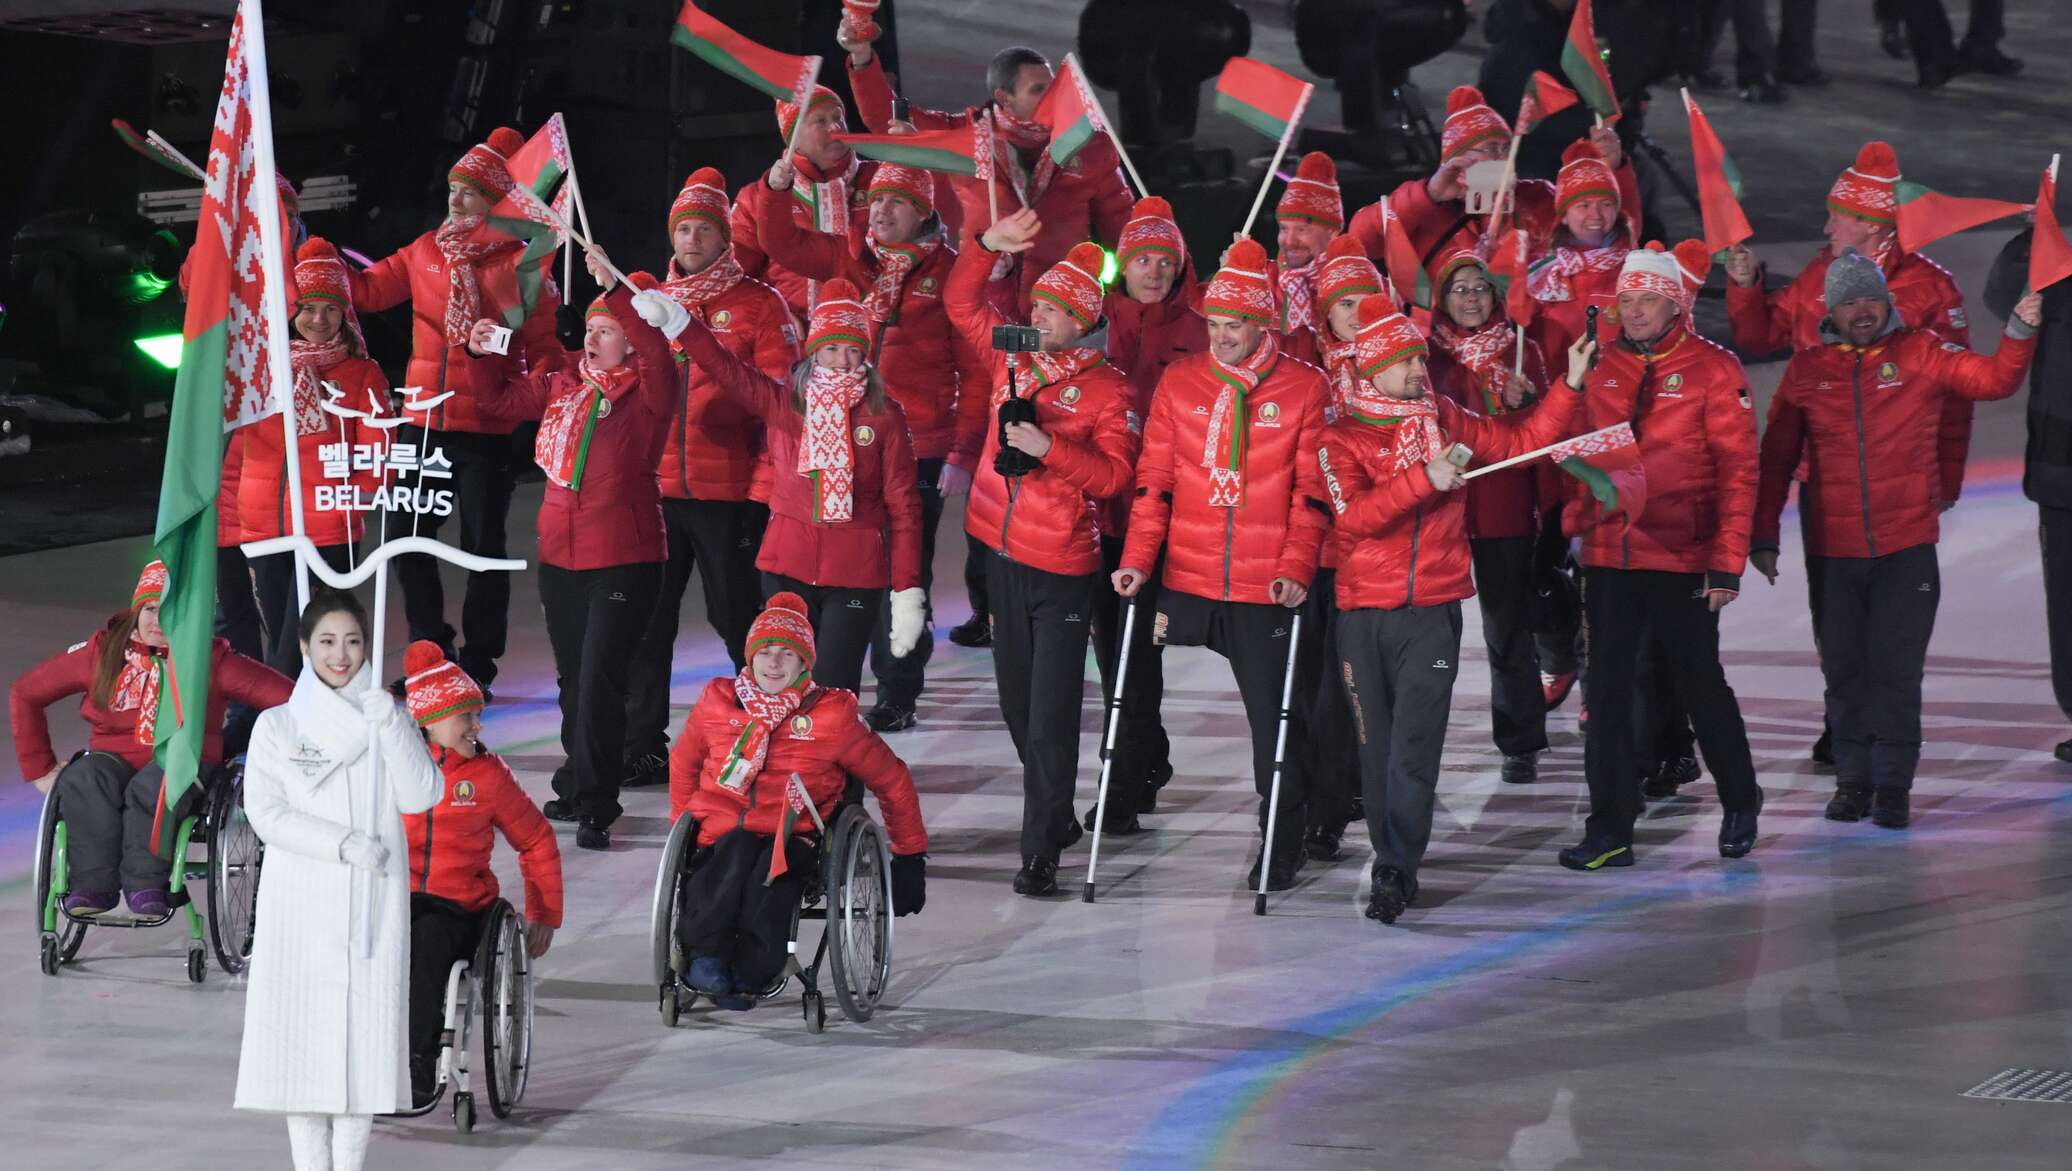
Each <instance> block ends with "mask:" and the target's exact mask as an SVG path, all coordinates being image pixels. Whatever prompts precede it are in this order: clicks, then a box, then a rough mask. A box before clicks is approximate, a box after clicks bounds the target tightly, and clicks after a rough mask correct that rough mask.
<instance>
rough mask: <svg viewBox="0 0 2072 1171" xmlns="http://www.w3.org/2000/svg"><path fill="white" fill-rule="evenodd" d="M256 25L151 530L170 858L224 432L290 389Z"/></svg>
mask: <svg viewBox="0 0 2072 1171" xmlns="http://www.w3.org/2000/svg"><path fill="white" fill-rule="evenodd" d="M260 20H261V18H260V14H259V0H240V3H239V4H238V10H237V16H236V17H235V18H234V19H233V20H232V21H231V25H230V53H229V56H228V58H227V59H226V60H225V61H224V65H223V91H222V94H221V96H220V97H218V98H217V100H216V125H215V130H214V132H213V133H212V134H211V135H210V136H209V157H208V161H207V163H206V165H205V168H204V169H205V171H206V179H205V180H204V182H203V184H202V203H201V219H200V221H199V224H198V229H197V232H196V235H195V241H194V250H193V252H192V253H191V254H190V255H189V258H188V265H187V269H188V285H187V318H186V321H185V323H184V326H183V328H182V331H181V332H182V335H183V340H184V344H183V345H182V347H181V350H180V372H179V374H178V376H177V377H175V379H174V380H173V402H172V410H171V413H170V426H169V429H168V432H167V435H166V452H165V477H164V480H163V482H162V484H161V486H160V489H159V494H158V524H157V527H156V528H155V529H154V530H153V534H152V542H153V545H154V546H155V548H156V551H157V553H158V558H159V560H161V561H163V562H165V567H166V590H165V596H164V599H163V600H162V601H161V602H160V603H159V611H158V614H159V617H158V620H159V624H160V625H162V626H163V627H164V628H165V633H166V638H167V640H168V643H169V649H168V652H167V659H168V663H169V667H170V670H169V672H168V674H169V675H170V682H171V686H169V687H166V688H163V689H162V690H161V691H160V693H159V705H158V724H157V727H158V729H159V732H158V743H157V745H156V746H155V747H154V748H153V755H154V756H155V757H156V759H157V761H158V764H159V765H160V766H161V767H162V768H164V770H165V783H164V785H163V786H162V787H161V788H160V790H159V803H158V811H157V814H156V816H155V818H154V821H153V826H152V829H153V835H154V839H155V841H156V844H157V849H158V852H159V853H160V854H165V853H168V852H170V850H171V849H172V844H173V839H174V836H175V831H176V830H177V825H176V824H175V821H174V819H173V818H170V817H167V816H166V811H167V810H169V809H171V808H172V807H173V806H174V805H175V804H177V803H178V802H179V800H180V798H181V797H182V796H184V795H185V794H186V792H187V790H188V789H189V788H190V787H192V786H193V785H194V783H195V781H196V779H197V778H198V776H199V774H200V769H201V747H202V738H203V736H204V735H205V733H206V732H207V727H206V725H207V723H208V711H209V703H208V695H209V660H210V657H211V655H212V654H213V643H214V642H215V620H216V486H217V484H218V483H219V482H220V481H221V479H222V472H223V436H224V434H225V433H226V432H228V431H229V430H230V429H231V428H233V427H239V426H242V425H244V424H246V423H249V422H252V421H254V420H257V419H261V418H265V417H267V416H269V415H272V414H274V413H275V412H277V411H279V410H280V409H281V402H282V400H283V399H284V398H285V394H282V395H279V396H276V395H275V394H274V393H273V389H274V388H275V387H276V386H277V385H278V387H279V389H280V390H282V391H283V392H285V390H286V385H285V383H278V384H277V382H276V377H275V376H276V374H277V373H278V372H285V371H286V369H287V351H286V339H287V326H288V322H287V290H286V289H284V288H282V287H281V281H282V279H283V276H284V274H286V273H287V271H288V266H287V265H286V264H285V263H283V262H282V251H281V250H282V248H283V246H284V245H283V241H285V240H286V239H287V226H286V224H284V223H283V222H282V219H281V207H280V198H279V195H278V193H277V191H276V189H275V187H274V182H273V172H274V167H273V142H272V125H271V118H270V116H269V114H268V111H267V107H266V98H265V92H266V91H265V85H266V80H265V79H266V45H265V41H264V39H263V36H264V33H263V31H262V25H261V23H260ZM255 90H256V94H255ZM269 220H270V221H271V227H272V228H273V230H272V231H270V232H269V231H267V230H266V229H267V227H268V221H269ZM269 285H270V286H272V287H270V288H269Z"/></svg>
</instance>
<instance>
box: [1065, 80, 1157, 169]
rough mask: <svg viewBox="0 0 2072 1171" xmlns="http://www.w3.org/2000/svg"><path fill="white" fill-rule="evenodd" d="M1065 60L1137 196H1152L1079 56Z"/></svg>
mask: <svg viewBox="0 0 2072 1171" xmlns="http://www.w3.org/2000/svg"><path fill="white" fill-rule="evenodd" d="M1065 60H1066V61H1069V62H1071V64H1072V72H1073V74H1074V75H1076V76H1077V77H1078V79H1079V84H1080V85H1082V86H1083V87H1084V89H1083V90H1082V92H1083V93H1085V94H1086V100H1087V101H1089V102H1092V103H1093V104H1094V113H1096V114H1099V115H1100V116H1101V129H1102V130H1105V131H1107V133H1108V141H1110V142H1112V143H1114V144H1115V153H1116V154H1117V155H1118V156H1119V157H1120V158H1121V159H1122V169H1123V170H1125V171H1128V172H1129V176H1130V182H1132V183H1135V184H1136V185H1137V194H1138V195H1149V194H1151V189H1150V188H1149V187H1146V186H1144V176H1142V175H1139V174H1137V164H1135V163H1133V162H1131V161H1130V152H1129V149H1128V148H1127V147H1125V146H1123V145H1122V136H1121V135H1119V134H1117V133H1115V123H1113V122H1111V121H1109V120H1108V111H1107V110H1106V109H1104V108H1102V106H1101V95H1099V94H1097V93H1095V92H1094V87H1093V83H1091V82H1089V81H1087V80H1086V70H1085V69H1082V68H1081V67H1080V65H1079V55H1078V54H1076V53H1067V54H1065Z"/></svg>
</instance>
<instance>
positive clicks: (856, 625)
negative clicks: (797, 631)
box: [763, 573, 886, 691]
mask: <svg viewBox="0 0 2072 1171" xmlns="http://www.w3.org/2000/svg"><path fill="white" fill-rule="evenodd" d="M783 590H790V591H791V592H792V593H795V594H797V595H798V596H799V597H801V598H804V599H805V600H806V612H807V613H808V614H809V615H811V621H812V623H813V682H815V683H818V684H820V685H821V686H822V687H842V688H846V689H848V690H850V691H855V690H856V689H857V688H859V687H861V686H863V656H864V655H865V654H866V653H868V652H869V651H870V648H871V634H872V632H874V631H876V630H877V628H878V623H880V622H882V621H883V620H884V619H883V617H882V615H881V613H880V612H881V611H883V610H884V609H885V608H886V606H885V591H884V590H880V589H869V590H852V589H845V588H843V587H841V586H817V585H807V584H806V583H805V582H802V581H800V580H799V579H797V578H795V577H786V576H784V575H783V574H781V573H766V574H764V575H763V596H764V597H768V596H770V595H771V594H775V593H779V592H781V591H783Z"/></svg>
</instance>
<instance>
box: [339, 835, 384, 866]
mask: <svg viewBox="0 0 2072 1171" xmlns="http://www.w3.org/2000/svg"><path fill="white" fill-rule="evenodd" d="M388 856H389V852H388V847H387V846H384V845H382V844H381V843H380V842H379V841H377V840H376V839H374V838H371V837H369V836H367V835H366V834H363V833H361V832H360V831H359V830H354V831H353V832H351V833H349V834H347V835H345V840H344V841H342V842H340V843H338V860H339V861H341V862H345V863H349V864H350V865H352V866H354V867H356V868H358V869H361V870H373V871H377V872H378V871H380V870H381V869H382V868H384V867H386V866H387V865H388Z"/></svg>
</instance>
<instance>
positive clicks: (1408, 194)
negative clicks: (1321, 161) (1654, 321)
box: [1345, 159, 1641, 272]
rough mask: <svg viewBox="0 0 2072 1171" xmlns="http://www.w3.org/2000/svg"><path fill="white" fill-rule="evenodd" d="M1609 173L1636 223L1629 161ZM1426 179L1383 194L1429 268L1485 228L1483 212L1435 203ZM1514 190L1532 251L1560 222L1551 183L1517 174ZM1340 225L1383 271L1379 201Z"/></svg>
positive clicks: (1636, 190) (1635, 186)
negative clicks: (1615, 179)
mask: <svg viewBox="0 0 2072 1171" xmlns="http://www.w3.org/2000/svg"><path fill="white" fill-rule="evenodd" d="M1613 174H1614V175H1615V176H1616V177H1617V178H1618V182H1619V209H1620V211H1621V213H1622V214H1624V215H1625V217H1626V223H1628V224H1637V223H1639V222H1640V219H1641V206H1640V182H1639V178H1638V176H1636V175H1635V174H1634V172H1633V163H1632V160H1630V159H1622V160H1620V162H1619V168H1618V170H1616V171H1614V172H1613ZM1427 182H1429V179H1406V180H1404V181H1403V182H1402V183H1401V184H1399V185H1398V186H1397V187H1396V189H1395V190H1394V191H1392V192H1390V193H1389V197H1388V198H1389V206H1390V207H1391V208H1392V209H1394V211H1395V213H1396V215H1397V217H1398V218H1400V219H1401V220H1402V221H1403V230H1404V231H1405V233H1407V234H1408V235H1409V237H1410V246H1411V247H1412V248H1415V249H1416V250H1417V256H1418V261H1419V263H1421V264H1423V265H1424V266H1425V267H1427V268H1429V267H1431V263H1432V261H1433V259H1435V258H1436V257H1438V256H1441V255H1443V254H1445V252H1446V251H1447V249H1448V248H1449V247H1455V246H1457V247H1464V248H1472V247H1474V246H1475V244H1476V243H1477V242H1478V241H1480V240H1481V239H1482V234H1483V233H1484V232H1485V231H1487V230H1488V229H1489V217H1488V216H1487V215H1474V216H1471V215H1469V214H1467V209H1466V206H1465V204H1464V203H1463V201H1461V200H1458V199H1454V200H1448V201H1447V202H1445V203H1438V202H1435V201H1434V200H1433V199H1432V193H1431V191H1430V190H1429V189H1428V188H1427V187H1426V186H1425V184H1426V183H1427ZM1515 191H1516V195H1515V196H1514V198H1513V207H1514V208H1515V209H1516V211H1515V213H1514V215H1513V217H1512V222H1513V223H1515V224H1516V225H1517V226H1519V227H1522V228H1524V229H1525V230H1526V232H1527V233H1528V234H1529V236H1530V243H1531V249H1532V251H1533V252H1534V253H1538V252H1539V251H1541V250H1542V249H1543V248H1545V247H1546V246H1547V244H1548V243H1549V242H1550V241H1551V240H1552V239H1553V238H1554V232H1555V230H1556V229H1557V228H1559V227H1560V226H1561V217H1560V216H1559V215H1558V214H1556V212H1555V210H1554V209H1555V187H1554V184H1552V183H1549V182H1548V181H1547V180H1545V179H1520V180H1518V185H1517V187H1516V188H1515ZM1345 230H1346V232H1347V233H1348V234H1350V235H1352V236H1356V237H1358V238H1359V241H1360V246H1361V247H1363V248H1365V249H1366V250H1367V257H1368V259H1370V260H1372V261H1374V263H1375V264H1377V265H1380V266H1382V271H1383V272H1387V271H1388V264H1387V256H1386V252H1385V249H1384V247H1383V240H1382V219H1381V204H1380V203H1379V202H1375V203H1370V204H1368V205H1367V206H1366V207H1363V208H1361V209H1360V210H1359V211H1356V212H1354V213H1353V218H1352V220H1351V222H1350V223H1348V224H1346V226H1345Z"/></svg>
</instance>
